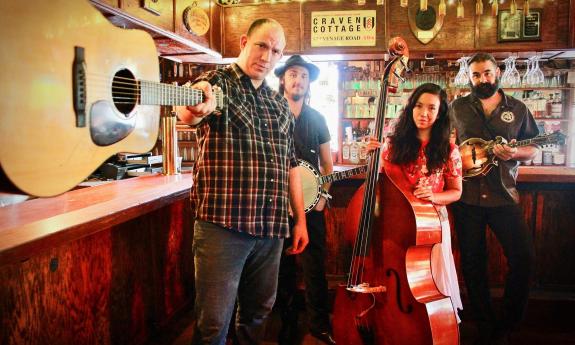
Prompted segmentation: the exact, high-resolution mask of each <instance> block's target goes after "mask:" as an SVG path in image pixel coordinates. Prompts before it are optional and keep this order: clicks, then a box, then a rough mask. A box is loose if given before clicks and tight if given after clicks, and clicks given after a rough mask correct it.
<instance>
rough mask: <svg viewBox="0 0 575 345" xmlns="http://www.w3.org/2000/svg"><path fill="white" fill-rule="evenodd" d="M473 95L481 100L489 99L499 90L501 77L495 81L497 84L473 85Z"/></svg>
mask: <svg viewBox="0 0 575 345" xmlns="http://www.w3.org/2000/svg"><path fill="white" fill-rule="evenodd" d="M470 86H471V93H472V94H473V95H475V96H476V97H477V98H479V99H487V98H489V97H491V96H493V95H494V94H495V93H496V92H497V90H499V77H497V78H496V79H495V83H493V84H491V83H479V84H477V85H473V84H471V85H470Z"/></svg>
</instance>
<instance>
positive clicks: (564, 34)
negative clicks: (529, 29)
mask: <svg viewBox="0 0 575 345" xmlns="http://www.w3.org/2000/svg"><path fill="white" fill-rule="evenodd" d="M530 4H531V8H532V9H536V8H540V9H543V13H542V18H541V41H532V42H506V43H497V18H496V17H492V16H491V13H490V6H486V10H487V11H485V12H484V14H483V15H482V16H481V19H480V20H479V34H478V37H477V42H478V48H480V49H483V50H487V51H490V50H500V49H509V50H511V51H519V50H531V49H533V50H539V51H540V50H543V49H556V48H567V47H569V32H568V30H567V28H568V27H569V0H554V1H545V0H531V1H530ZM485 5H487V4H485ZM517 5H518V7H519V8H522V7H523V4H522V1H521V2H518V3H517ZM499 9H500V10H505V9H509V2H508V1H506V2H505V3H504V4H501V5H500V6H499Z"/></svg>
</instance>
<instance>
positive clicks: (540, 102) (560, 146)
mask: <svg viewBox="0 0 575 345" xmlns="http://www.w3.org/2000/svg"><path fill="white" fill-rule="evenodd" d="M506 92H508V93H510V94H511V95H512V96H514V97H515V98H518V99H521V100H522V101H523V103H525V105H526V106H527V108H529V110H530V111H531V114H533V117H534V118H535V121H536V123H537V127H538V128H539V133H541V134H549V133H554V132H557V131H560V132H561V133H563V134H567V133H568V131H569V112H568V107H567V104H566V98H567V97H566V94H567V92H568V91H565V92H564V91H563V90H561V89H555V88H551V87H549V88H538V89H534V90H528V89H524V90H516V91H513V92H509V91H506ZM566 149H567V147H566V145H565V143H556V144H549V145H543V146H542V147H541V150H540V151H539V153H538V154H537V156H535V157H534V158H533V160H532V161H527V162H524V163H523V164H524V165H559V166H563V165H565V163H566Z"/></svg>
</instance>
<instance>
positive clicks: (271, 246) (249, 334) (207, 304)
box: [192, 221, 283, 345]
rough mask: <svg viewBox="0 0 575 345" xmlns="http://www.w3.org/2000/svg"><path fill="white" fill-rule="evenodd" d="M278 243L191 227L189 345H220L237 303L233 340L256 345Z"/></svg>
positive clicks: (273, 282)
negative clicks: (192, 273) (192, 296)
mask: <svg viewBox="0 0 575 345" xmlns="http://www.w3.org/2000/svg"><path fill="white" fill-rule="evenodd" d="M282 248H283V239H281V238H260V237H253V236H250V235H247V234H244V233H238V232H233V231H230V230H226V229H224V228H222V227H220V226H218V225H215V224H213V223H208V222H203V221H196V222H195V224H194V243H193V249H194V265H195V289H196V301H195V317H196V326H195V329H194V337H193V340H192V344H212V345H223V344H225V341H226V335H227V332H228V325H229V323H230V320H231V317H232V313H233V310H234V305H235V302H236V298H237V304H238V309H237V313H236V320H235V327H236V336H237V339H238V341H239V343H240V344H257V343H259V341H260V339H261V337H262V336H263V326H264V321H265V319H266V318H267V316H268V314H269V313H270V311H271V310H272V307H273V305H274V301H275V297H276V289H277V278H278V270H279V261H280V256H281V252H282Z"/></svg>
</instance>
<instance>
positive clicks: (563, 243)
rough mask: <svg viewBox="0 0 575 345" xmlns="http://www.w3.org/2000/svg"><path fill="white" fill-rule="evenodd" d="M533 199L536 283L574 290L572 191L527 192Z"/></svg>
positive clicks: (574, 193) (574, 208) (574, 196)
mask: <svg viewBox="0 0 575 345" xmlns="http://www.w3.org/2000/svg"><path fill="white" fill-rule="evenodd" d="M530 193H532V194H533V195H534V196H536V198H537V199H536V202H537V204H536V208H535V210H536V212H537V213H536V215H535V220H536V221H535V227H534V242H535V250H536V253H537V256H536V258H535V260H536V262H535V267H536V273H535V275H536V282H537V284H538V285H539V286H541V287H554V288H559V289H567V288H570V291H571V292H573V291H574V289H575V275H574V274H573V272H575V251H574V250H573V248H575V226H573V224H575V191H574V190H570V191H561V190H549V191H538V192H530Z"/></svg>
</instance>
